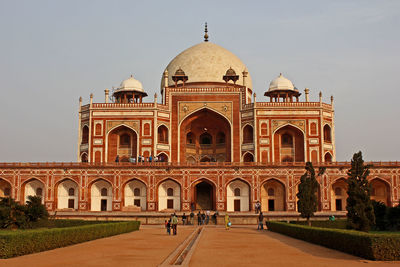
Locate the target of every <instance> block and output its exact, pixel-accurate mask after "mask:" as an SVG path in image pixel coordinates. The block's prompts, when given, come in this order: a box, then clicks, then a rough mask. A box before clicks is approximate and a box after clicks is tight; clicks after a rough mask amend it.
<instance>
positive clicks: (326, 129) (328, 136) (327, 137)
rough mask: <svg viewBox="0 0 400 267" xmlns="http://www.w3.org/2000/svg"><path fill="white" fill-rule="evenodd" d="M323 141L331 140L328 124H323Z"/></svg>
mask: <svg viewBox="0 0 400 267" xmlns="http://www.w3.org/2000/svg"><path fill="white" fill-rule="evenodd" d="M324 141H325V142H328V143H330V142H332V133H331V127H330V126H329V125H328V124H325V126H324Z"/></svg>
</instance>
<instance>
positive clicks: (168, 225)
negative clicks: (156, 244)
mask: <svg viewBox="0 0 400 267" xmlns="http://www.w3.org/2000/svg"><path fill="white" fill-rule="evenodd" d="M165 228H167V234H169V235H171V219H169V220H168V221H167V220H165Z"/></svg>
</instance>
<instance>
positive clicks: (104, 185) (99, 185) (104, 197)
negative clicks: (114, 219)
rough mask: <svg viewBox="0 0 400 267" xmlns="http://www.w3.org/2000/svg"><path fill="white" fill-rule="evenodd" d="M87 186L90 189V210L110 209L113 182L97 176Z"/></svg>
mask: <svg viewBox="0 0 400 267" xmlns="http://www.w3.org/2000/svg"><path fill="white" fill-rule="evenodd" d="M88 188H89V190H90V210H91V211H111V210H112V200H113V184H112V183H111V182H110V181H108V180H107V179H105V178H98V179H95V180H94V181H92V182H91V183H90V184H89V186H88ZM104 189H105V190H104ZM104 193H106V194H104Z"/></svg>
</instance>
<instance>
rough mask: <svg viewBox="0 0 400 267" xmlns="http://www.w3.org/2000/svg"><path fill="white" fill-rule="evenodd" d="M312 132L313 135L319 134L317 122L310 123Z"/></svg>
mask: <svg viewBox="0 0 400 267" xmlns="http://www.w3.org/2000/svg"><path fill="white" fill-rule="evenodd" d="M310 134H311V135H316V134H317V124H316V123H315V122H312V123H311V124H310Z"/></svg>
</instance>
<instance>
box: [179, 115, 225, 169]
mask: <svg viewBox="0 0 400 267" xmlns="http://www.w3.org/2000/svg"><path fill="white" fill-rule="evenodd" d="M179 129H180V130H179V136H180V137H179V146H180V147H179V149H180V154H179V155H180V159H181V160H184V161H187V159H189V158H191V157H193V158H194V159H195V160H196V162H199V161H201V160H202V159H203V158H207V159H210V161H217V159H219V160H220V161H221V160H225V161H227V162H230V161H231V125H230V123H229V121H228V120H227V119H226V118H225V117H224V116H222V115H221V114H219V113H217V112H215V111H213V110H211V109H208V108H203V109H201V110H198V111H196V112H194V113H192V114H190V115H189V116H188V117H186V118H185V119H184V120H183V121H182V123H181V125H180V128H179ZM207 161H208V160H207Z"/></svg>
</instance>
